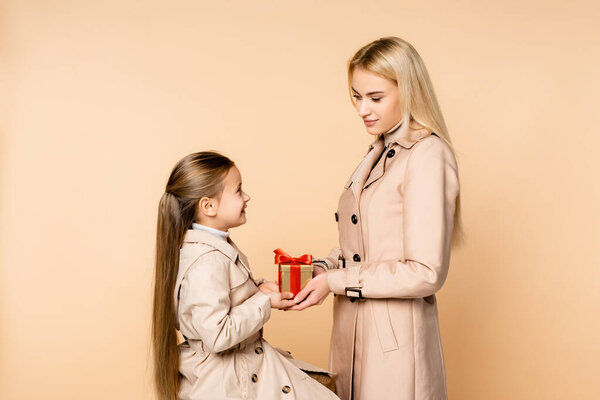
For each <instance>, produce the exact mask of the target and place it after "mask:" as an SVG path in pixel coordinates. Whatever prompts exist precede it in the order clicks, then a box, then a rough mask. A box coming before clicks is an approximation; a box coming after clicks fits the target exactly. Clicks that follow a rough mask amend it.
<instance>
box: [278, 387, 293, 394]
mask: <svg viewBox="0 0 600 400" xmlns="http://www.w3.org/2000/svg"><path fill="white" fill-rule="evenodd" d="M281 391H282V392H283V393H289V392H291V391H292V388H291V387H289V386H288V385H285V386H284V387H282V388H281Z"/></svg>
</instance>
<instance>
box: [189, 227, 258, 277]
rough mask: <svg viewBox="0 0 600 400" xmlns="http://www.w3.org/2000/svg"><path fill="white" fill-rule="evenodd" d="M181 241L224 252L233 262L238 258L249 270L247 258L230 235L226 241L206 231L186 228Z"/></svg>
mask: <svg viewBox="0 0 600 400" xmlns="http://www.w3.org/2000/svg"><path fill="white" fill-rule="evenodd" d="M183 243H202V244H204V245H206V246H210V247H213V248H214V249H215V250H218V251H220V252H221V253H223V254H225V255H226V256H227V258H229V259H230V260H231V261H232V262H233V263H235V262H236V260H238V259H239V260H240V262H241V263H242V265H243V266H244V268H246V269H247V270H250V268H249V266H248V259H247V258H246V256H245V255H244V254H243V253H242V252H241V251H240V249H238V247H237V246H236V245H235V243H233V241H232V240H231V238H230V237H228V238H227V241H224V240H223V239H220V238H218V237H216V236H214V235H212V234H210V233H208V232H205V231H200V230H195V229H188V230H187V232H186V233H185V236H184V237H183Z"/></svg>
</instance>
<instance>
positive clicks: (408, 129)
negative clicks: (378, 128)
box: [369, 123, 431, 149]
mask: <svg viewBox="0 0 600 400" xmlns="http://www.w3.org/2000/svg"><path fill="white" fill-rule="evenodd" d="M430 134H431V131H430V130H429V129H427V128H425V127H421V126H418V125H416V124H414V125H413V126H411V124H410V123H409V124H404V123H401V124H400V126H399V127H398V128H396V130H393V131H391V132H389V133H385V134H382V135H379V136H378V137H377V139H376V140H375V141H374V142H373V143H372V144H371V146H370V147H369V149H372V148H373V147H374V144H375V143H376V142H378V141H379V140H381V141H382V143H384V144H386V145H387V146H388V147H391V145H392V144H393V143H397V144H399V145H400V146H402V147H404V148H407V149H410V148H411V147H412V146H413V145H414V144H415V143H417V142H418V141H419V140H421V139H423V138H424V137H426V136H429V135H430Z"/></svg>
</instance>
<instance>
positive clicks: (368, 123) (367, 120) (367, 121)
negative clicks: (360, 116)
mask: <svg viewBox="0 0 600 400" xmlns="http://www.w3.org/2000/svg"><path fill="white" fill-rule="evenodd" d="M363 121H364V123H365V125H366V126H372V125H373V124H374V123H375V122H377V120H376V119H364V120H363Z"/></svg>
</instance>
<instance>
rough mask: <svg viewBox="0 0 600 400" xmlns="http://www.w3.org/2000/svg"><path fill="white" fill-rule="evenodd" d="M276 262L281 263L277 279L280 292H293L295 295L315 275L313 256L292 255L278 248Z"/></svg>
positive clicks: (275, 251)
mask: <svg viewBox="0 0 600 400" xmlns="http://www.w3.org/2000/svg"><path fill="white" fill-rule="evenodd" d="M273 252H274V253H275V263H276V264H279V268H278V272H277V278H278V279H277V281H278V282H279V291H280V292H292V294H293V295H294V296H295V295H297V294H298V293H299V292H300V291H301V290H302V289H303V288H304V286H306V284H307V283H308V281H310V280H311V279H312V276H313V266H312V256H311V255H310V254H304V255H302V256H300V257H292V256H290V255H289V254H288V253H286V252H285V251H283V250H281V249H277V250H274V251H273Z"/></svg>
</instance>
